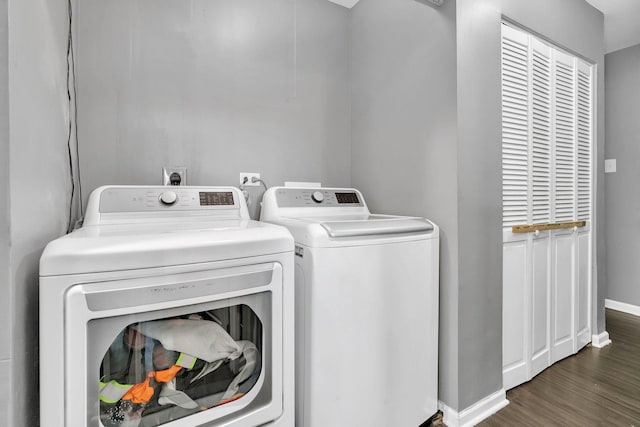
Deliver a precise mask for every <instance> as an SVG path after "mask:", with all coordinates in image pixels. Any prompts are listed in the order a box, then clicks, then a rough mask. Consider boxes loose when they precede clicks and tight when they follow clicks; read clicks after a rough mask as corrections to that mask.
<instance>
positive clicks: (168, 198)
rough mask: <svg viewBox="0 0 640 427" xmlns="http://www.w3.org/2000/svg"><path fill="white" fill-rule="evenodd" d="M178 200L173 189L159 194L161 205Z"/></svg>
mask: <svg viewBox="0 0 640 427" xmlns="http://www.w3.org/2000/svg"><path fill="white" fill-rule="evenodd" d="M177 200H178V195H177V194H176V193H175V191H165V192H164V193H162V194H160V202H161V203H162V204H163V205H167V206H171V205H173V204H174V203H175V202H176V201H177Z"/></svg>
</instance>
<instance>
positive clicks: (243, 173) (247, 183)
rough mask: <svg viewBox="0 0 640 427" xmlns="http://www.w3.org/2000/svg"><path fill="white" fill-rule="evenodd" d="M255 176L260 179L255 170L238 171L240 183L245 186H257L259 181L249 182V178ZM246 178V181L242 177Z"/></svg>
mask: <svg viewBox="0 0 640 427" xmlns="http://www.w3.org/2000/svg"><path fill="white" fill-rule="evenodd" d="M253 177H256V178H258V179H260V174H259V173H255V172H240V185H244V186H245V187H258V186H259V185H260V183H259V182H251V178H253ZM245 178H247V182H245V181H244V179H245Z"/></svg>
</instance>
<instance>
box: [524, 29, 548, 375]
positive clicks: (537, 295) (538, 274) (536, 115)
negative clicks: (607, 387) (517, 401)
mask: <svg viewBox="0 0 640 427" xmlns="http://www.w3.org/2000/svg"><path fill="white" fill-rule="evenodd" d="M531 64H532V79H531V97H532V101H531V103H532V108H531V181H532V202H531V204H532V206H531V210H532V211H531V223H532V224H547V223H549V222H551V141H552V129H553V123H552V108H551V97H552V89H551V78H552V75H551V71H552V66H551V65H552V63H551V48H550V47H549V46H548V45H546V44H544V43H542V42H540V41H538V40H536V39H532V40H531ZM550 240H551V239H550V233H549V232H542V233H539V234H538V235H533V236H532V246H531V264H532V266H531V275H532V277H531V299H530V300H531V303H530V304H531V310H530V311H531V337H530V341H531V350H530V354H529V359H530V361H531V366H530V369H529V377H528V379H530V378H531V377H533V376H535V375H537V374H538V373H540V371H542V370H543V369H545V368H546V367H548V366H549V363H550V350H549V344H550V338H549V317H550V306H549V304H550V300H549V283H550V282H549V277H550V276H549V275H550V268H549V261H550V259H549V250H550Z"/></svg>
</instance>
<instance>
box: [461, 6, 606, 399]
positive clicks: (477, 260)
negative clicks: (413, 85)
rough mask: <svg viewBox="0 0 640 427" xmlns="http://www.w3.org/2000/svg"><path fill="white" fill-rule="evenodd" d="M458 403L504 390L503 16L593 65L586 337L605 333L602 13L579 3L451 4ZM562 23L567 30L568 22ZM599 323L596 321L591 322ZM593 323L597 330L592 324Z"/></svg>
mask: <svg viewBox="0 0 640 427" xmlns="http://www.w3.org/2000/svg"><path fill="white" fill-rule="evenodd" d="M457 12H458V13H457V36H458V98H457V100H458V187H459V190H458V191H459V192H458V197H459V199H458V200H459V206H458V212H459V216H458V223H459V230H458V232H459V236H460V244H459V245H460V255H459V261H458V269H459V307H458V310H459V313H460V317H459V340H460V341H459V366H460V370H459V383H458V387H459V390H460V394H459V402H458V403H459V406H458V408H460V409H462V408H466V407H468V406H469V405H471V404H473V403H474V402H476V401H478V400H479V399H481V398H483V397H485V396H487V395H488V394H490V393H491V392H493V391H495V390H497V389H499V388H501V387H502V366H501V349H502V342H501V326H502V325H501V322H502V321H501V314H502V234H501V222H500V218H501V203H502V201H501V160H500V159H501V130H500V129H501V113H500V111H501V104H500V102H501V101H500V34H501V31H500V23H501V19H502V16H505V17H507V18H509V19H511V20H514V21H515V22H518V23H519V24H520V25H523V26H525V27H527V28H529V29H530V30H532V31H534V32H536V33H538V34H540V35H542V36H544V37H546V38H549V39H550V40H553V41H554V42H555V43H556V44H559V45H560V46H563V47H565V48H568V49H570V50H572V51H574V52H576V53H578V54H580V55H582V56H584V57H586V58H588V59H589V60H591V61H593V62H595V63H596V64H597V72H598V94H597V98H598V100H597V112H598V117H597V152H596V156H595V161H596V170H597V181H596V186H597V187H596V205H597V206H596V209H597V213H596V223H595V225H596V227H597V239H598V240H597V243H598V244H597V248H596V251H597V257H598V262H597V265H594V269H597V270H598V271H597V272H596V271H594V277H597V279H598V280H597V281H596V280H594V285H595V284H596V282H597V283H598V284H599V290H598V291H599V292H598V304H597V316H596V319H594V327H593V332H594V333H596V332H601V331H603V330H604V293H603V292H604V272H603V271H602V269H601V268H599V266H604V239H603V235H604V234H603V231H604V230H603V227H601V226H600V224H602V223H603V221H604V197H603V189H604V187H603V153H604V151H603V150H604V139H603V137H604V132H603V131H604V128H603V124H604V122H603V119H604V108H603V107H604V102H603V100H604V98H603V94H604V79H603V77H604V69H603V68H604V47H603V34H604V32H603V31H604V30H603V24H604V18H603V15H602V14H601V13H600V12H599V11H597V10H596V9H594V8H593V7H591V6H589V5H588V4H587V3H586V2H584V1H583V0H564V1H561V2H558V1H556V0H540V1H536V2H532V1H529V0H458V1H457ZM569 23H570V24H569ZM596 320H597V322H596ZM595 323H597V325H596V324H595Z"/></svg>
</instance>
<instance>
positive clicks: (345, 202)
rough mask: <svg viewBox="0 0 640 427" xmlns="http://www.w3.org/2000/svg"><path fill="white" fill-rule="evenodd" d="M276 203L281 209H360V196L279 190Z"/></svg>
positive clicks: (347, 192)
mask: <svg viewBox="0 0 640 427" xmlns="http://www.w3.org/2000/svg"><path fill="white" fill-rule="evenodd" d="M276 201H277V203H278V207H281V208H304V207H333V208H337V207H362V206H364V204H363V200H362V195H360V194H359V193H358V192H357V191H355V190H349V189H327V188H312V189H310V188H286V187H285V188H279V189H277V190H276Z"/></svg>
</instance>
